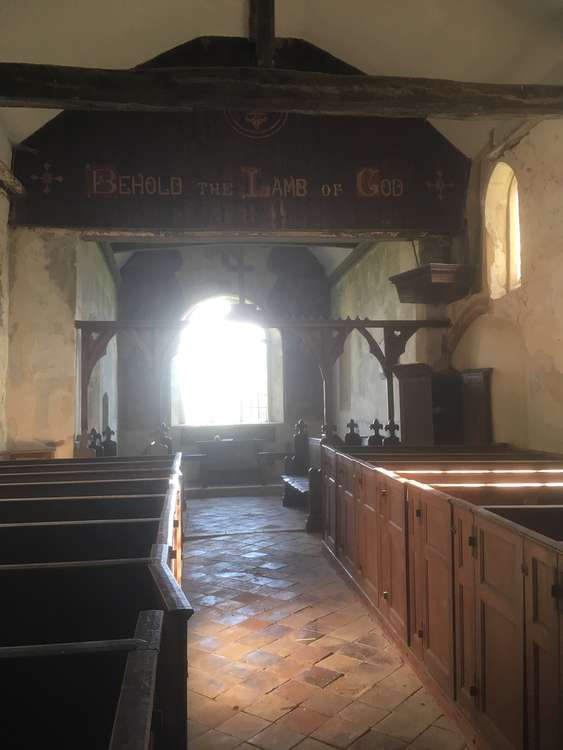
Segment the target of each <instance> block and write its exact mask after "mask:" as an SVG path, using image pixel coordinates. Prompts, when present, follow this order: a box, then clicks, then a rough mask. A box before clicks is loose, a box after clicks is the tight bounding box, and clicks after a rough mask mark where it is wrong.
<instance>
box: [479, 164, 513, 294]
mask: <svg viewBox="0 0 563 750" xmlns="http://www.w3.org/2000/svg"><path fill="white" fill-rule="evenodd" d="M485 231H486V253H487V278H488V285H489V291H490V293H491V297H492V298H493V299H498V298H499V297H502V296H503V295H505V294H506V293H507V292H508V291H510V290H512V289H516V288H517V287H519V286H520V284H521V283H522V251H521V245H520V204H519V197H518V180H517V179H516V175H515V174H514V170H513V169H512V168H511V167H509V166H508V164H505V163H504V162H500V163H499V164H497V165H496V167H495V168H494V170H493V172H492V174H491V177H490V179H489V184H488V186H487V195H486V197H485Z"/></svg>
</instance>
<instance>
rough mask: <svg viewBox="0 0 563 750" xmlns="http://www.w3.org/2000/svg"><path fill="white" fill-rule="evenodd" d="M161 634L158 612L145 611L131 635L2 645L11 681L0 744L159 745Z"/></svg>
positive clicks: (1, 659)
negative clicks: (62, 643) (157, 710)
mask: <svg viewBox="0 0 563 750" xmlns="http://www.w3.org/2000/svg"><path fill="white" fill-rule="evenodd" d="M161 635H162V613H161V612H158V611H157V612H151V611H149V612H142V613H141V614H140V615H139V618H138V623H137V627H136V629H135V634H134V638H130V639H124V640H114V641H111V640H110V641H101V642H100V641H98V642H89V643H74V644H67V645H66V646H65V647H64V649H63V648H62V647H61V646H60V645H55V646H52V645H34V646H23V647H15V648H0V673H1V674H2V683H3V685H4V686H9V689H7V690H3V691H2V693H3V695H2V721H1V722H0V746H1V747H2V748H6V750H8V749H11V748H14V749H15V748H33V747H43V746H46V745H48V746H49V747H53V748H58V749H60V750H75V748H77V747H80V748H84V749H85V750H89V749H90V748H91V750H102V749H105V748H107V749H108V750H128V749H129V748H135V749H136V750H148V749H149V748H150V747H151V746H156V747H162V748H164V747H165V745H164V743H163V742H162V738H161V737H159V729H158V727H157V726H154V728H153V715H154V711H155V708H156V703H155V689H156V683H157V670H158V650H159V648H160V643H161ZM153 729H154V731H153ZM46 738H48V742H46ZM177 747H179V746H178V745H177Z"/></svg>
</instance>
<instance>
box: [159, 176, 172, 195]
mask: <svg viewBox="0 0 563 750" xmlns="http://www.w3.org/2000/svg"><path fill="white" fill-rule="evenodd" d="M163 182H164V178H161V177H159V178H158V194H159V195H170V190H168V188H167V187H166V183H165V182H164V187H163V184H162V183H163Z"/></svg>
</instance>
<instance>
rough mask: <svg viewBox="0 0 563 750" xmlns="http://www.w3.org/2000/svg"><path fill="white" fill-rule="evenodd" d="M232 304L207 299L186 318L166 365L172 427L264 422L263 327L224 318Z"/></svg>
mask: <svg viewBox="0 0 563 750" xmlns="http://www.w3.org/2000/svg"><path fill="white" fill-rule="evenodd" d="M234 302H235V300H233V299H231V298H229V297H213V298H211V299H207V300H204V301H203V302H200V303H199V304H197V305H196V306H195V307H194V308H193V309H192V310H191V311H190V313H188V315H187V316H186V318H185V320H186V323H187V325H186V327H185V329H184V330H183V332H182V334H181V336H180V342H179V346H178V351H177V354H176V356H175V357H174V359H173V361H172V395H173V398H172V403H173V415H172V416H173V422H174V423H175V424H185V425H193V426H196V425H235V424H261V423H264V422H268V421H269V420H270V394H269V390H270V389H269V377H268V375H269V373H268V361H269V351H268V349H269V347H268V336H267V332H266V331H265V330H264V328H261V327H260V326H259V325H256V324H253V323H246V322H245V323H241V322H232V321H230V320H229V319H228V315H229V313H230V311H231V307H232V305H233V303H234Z"/></svg>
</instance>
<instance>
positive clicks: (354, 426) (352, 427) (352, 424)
mask: <svg viewBox="0 0 563 750" xmlns="http://www.w3.org/2000/svg"><path fill="white" fill-rule="evenodd" d="M346 427H347V428H348V429H349V430H350V432H351V433H352V434H353V433H354V432H356V430H357V429H358V423H357V422H355V421H354V420H353V419H351V420H350V421H349V422H348V424H347V425H346Z"/></svg>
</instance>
